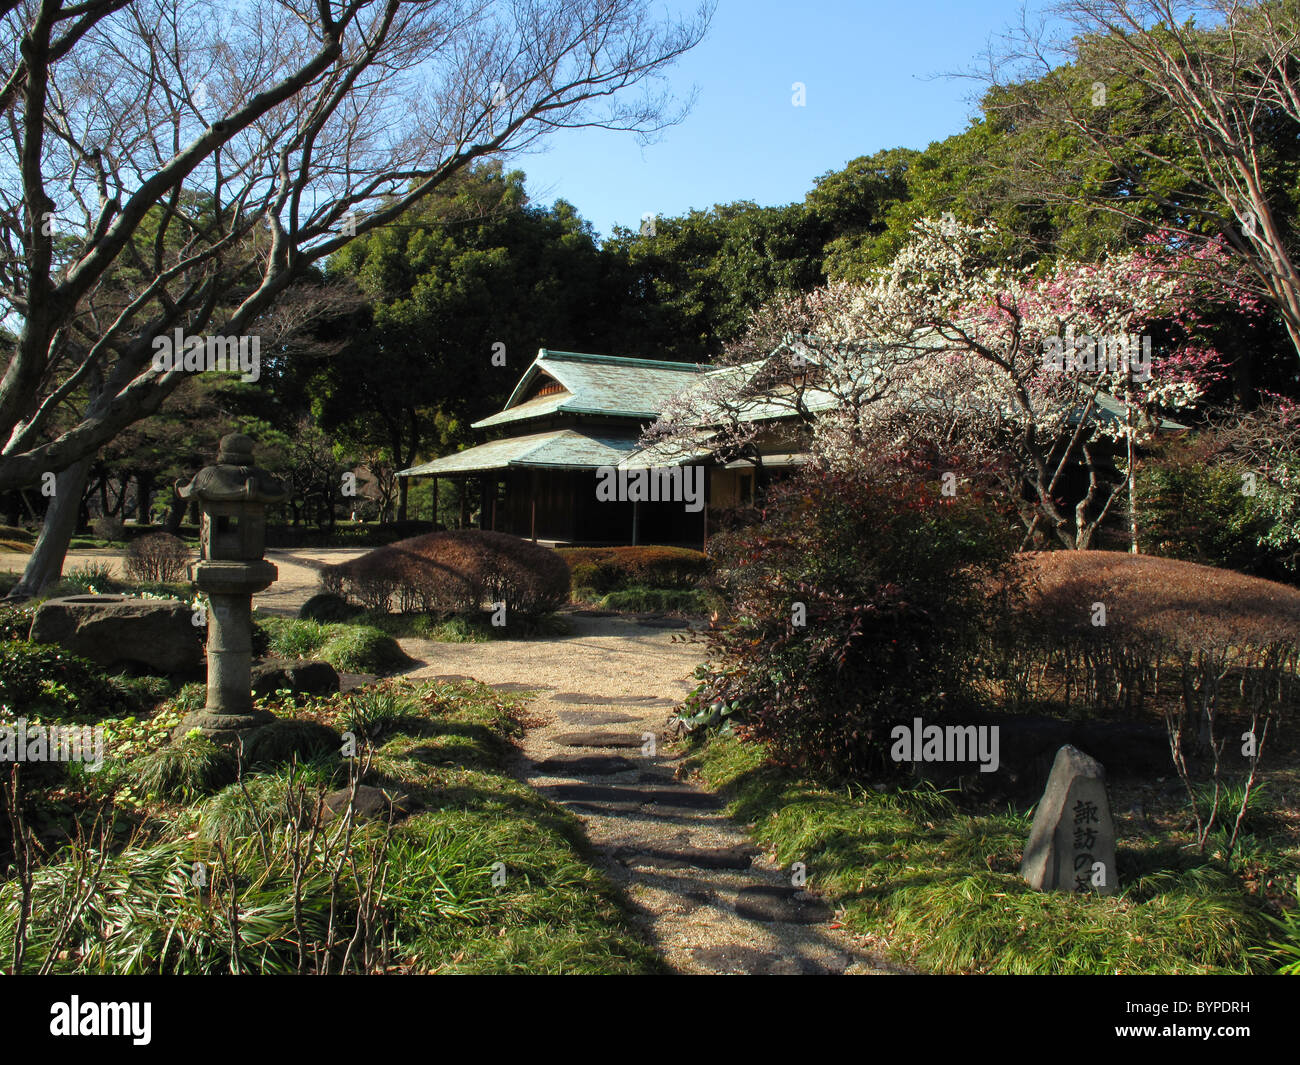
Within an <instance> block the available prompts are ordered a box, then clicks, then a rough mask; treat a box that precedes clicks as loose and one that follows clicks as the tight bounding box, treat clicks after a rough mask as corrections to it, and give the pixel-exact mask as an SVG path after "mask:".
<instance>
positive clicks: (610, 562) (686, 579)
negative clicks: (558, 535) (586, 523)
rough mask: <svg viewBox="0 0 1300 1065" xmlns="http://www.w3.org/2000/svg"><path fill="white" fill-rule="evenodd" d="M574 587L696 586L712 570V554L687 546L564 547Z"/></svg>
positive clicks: (561, 551)
mask: <svg viewBox="0 0 1300 1065" xmlns="http://www.w3.org/2000/svg"><path fill="white" fill-rule="evenodd" d="M556 554H558V555H559V556H560V557H561V558H563V559H564V561H565V562H567V563H568V565H569V573H570V579H571V581H572V584H573V587H574V588H584V589H585V588H590V589H594V590H595V591H597V592H600V593H602V594H603V593H605V592H615V591H621V590H623V589H625V588H632V587H653V588H683V589H692V588H696V587H698V586H699V584H700V582H701V581H702V580H704V578H705V577H706V576H707V575H708V573H709V557H708V556H707V555H706V554H704V552H702V551H692V550H691V549H690V548H686V547H561V548H557V549H556Z"/></svg>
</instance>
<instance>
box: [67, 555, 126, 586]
mask: <svg viewBox="0 0 1300 1065" xmlns="http://www.w3.org/2000/svg"><path fill="white" fill-rule="evenodd" d="M63 579H64V580H65V581H67V582H68V583H69V584H72V585H75V586H76V587H78V588H84V589H86V591H89V590H90V589H91V588H95V589H98V590H99V591H101V592H103V591H107V590H108V589H109V588H113V587H115V586H116V581H114V580H113V567H112V566H111V565H109V564H108V563H107V562H88V563H86V564H84V565H81V566H73V567H72V569H70V570H67V571H66V572H65V573H64V574H63Z"/></svg>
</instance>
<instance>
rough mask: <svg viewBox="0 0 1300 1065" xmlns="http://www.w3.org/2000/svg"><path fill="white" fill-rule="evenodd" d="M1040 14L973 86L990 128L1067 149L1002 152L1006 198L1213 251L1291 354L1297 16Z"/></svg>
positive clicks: (993, 55) (1202, 8)
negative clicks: (1286, 148) (1085, 212)
mask: <svg viewBox="0 0 1300 1065" xmlns="http://www.w3.org/2000/svg"><path fill="white" fill-rule="evenodd" d="M1047 12H1048V14H1049V16H1050V20H1044V21H1041V22H1038V23H1034V22H1032V21H1031V20H1030V19H1029V18H1028V17H1025V18H1022V20H1021V22H1020V24H1019V26H1017V27H1016V28H1015V29H1014V30H1012V31H1011V32H1010V33H1009V34H1007V35H1006V36H1005V37H1004V38H1003V39H1002V41H1001V43H1000V44H999V45H997V46H995V47H994V48H993V49H991V50H990V53H989V57H988V58H989V67H988V70H987V72H986V73H985V74H983V75H982V77H984V78H985V79H986V80H987V81H988V82H989V83H990V85H991V91H990V92H989V93H988V95H987V96H986V97H985V106H986V108H987V109H988V113H989V114H990V116H997V117H998V118H999V119H1000V120H1002V121H1005V122H1007V123H1010V124H1012V125H1013V128H1015V129H1017V130H1019V131H1026V130H1031V129H1033V128H1039V129H1042V130H1044V131H1056V132H1059V133H1061V134H1064V135H1066V136H1069V137H1072V138H1075V143H1077V144H1078V145H1080V146H1081V148H1082V150H1081V151H1080V152H1079V154H1077V155H1074V156H1073V157H1071V155H1070V153H1062V152H1050V153H1047V152H1041V151H1035V150H1030V149H1027V150H1026V151H1024V152H1022V153H1020V154H1019V155H1017V156H1016V158H1015V160H1014V164H1013V165H1014V167H1015V168H1016V170H1017V171H1018V174H1017V177H1018V179H1019V181H1020V183H1021V192H1022V193H1024V194H1026V195H1027V196H1028V197H1029V198H1032V199H1037V200H1040V201H1042V202H1048V203H1066V204H1075V205H1083V206H1086V207H1089V208H1095V209H1100V210H1104V211H1107V212H1111V213H1112V214H1114V215H1116V216H1119V217H1121V218H1122V219H1123V220H1124V223H1125V225H1126V226H1130V227H1132V228H1133V229H1134V230H1136V231H1138V232H1144V231H1145V232H1149V231H1150V230H1151V229H1152V228H1154V227H1158V228H1160V229H1162V230H1165V231H1168V232H1170V233H1171V234H1173V235H1175V236H1176V237H1178V238H1180V239H1181V240H1182V241H1185V242H1187V243H1188V244H1190V245H1197V244H1206V243H1209V242H1212V241H1215V240H1223V241H1225V242H1226V244H1227V245H1228V246H1229V247H1230V248H1231V249H1232V251H1233V253H1234V254H1235V256H1236V257H1237V260H1238V262H1239V264H1240V265H1241V266H1242V267H1243V269H1242V270H1241V271H1239V280H1240V281H1241V282H1242V287H1243V289H1244V290H1245V292H1247V293H1249V294H1250V295H1253V296H1255V297H1258V298H1260V299H1262V300H1264V301H1265V302H1266V303H1267V304H1269V305H1270V306H1271V307H1273V308H1274V309H1275V310H1276V311H1277V313H1278V315H1279V316H1280V317H1281V319H1282V321H1283V323H1284V324H1285V326H1286V329H1287V332H1288V334H1289V336H1290V338H1291V342H1292V344H1293V345H1294V346H1295V349H1296V352H1297V355H1298V356H1300V276H1298V275H1297V273H1296V266H1295V257H1296V243H1295V234H1294V233H1293V232H1292V231H1291V228H1290V226H1289V224H1288V223H1287V221H1286V219H1285V218H1284V216H1283V212H1284V211H1285V210H1286V209H1287V208H1286V204H1285V203H1284V202H1282V199H1283V197H1284V196H1286V195H1287V194H1288V190H1286V189H1284V188H1282V187H1280V185H1279V182H1278V180H1277V174H1276V167H1277V162H1278V160H1277V158H1276V154H1275V153H1276V149H1277V147H1278V145H1280V144H1285V143H1293V142H1294V140H1295V137H1296V135H1297V134H1300V83H1298V80H1297V79H1298V78H1300V63H1298V62H1297V47H1298V46H1300V5H1297V4H1296V3H1295V0H1264V2H1259V0H1253V2H1242V0H1061V2H1058V3H1054V4H1052V5H1050V6H1049V7H1048V9H1047ZM1029 143H1031V141H1026V144H1029ZM1281 184H1283V185H1284V184H1285V182H1282V183H1281ZM1153 204H1154V205H1155V206H1156V207H1157V208H1158V209H1159V211H1160V218H1159V219H1158V220H1157V221H1155V222H1154V223H1153V221H1152V219H1151V217H1150V216H1149V214H1148V213H1147V212H1148V211H1149V209H1150V207H1151V205H1153ZM1189 262H1194V260H1189Z"/></svg>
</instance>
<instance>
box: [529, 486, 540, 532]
mask: <svg viewBox="0 0 1300 1065" xmlns="http://www.w3.org/2000/svg"><path fill="white" fill-rule="evenodd" d="M540 477H541V474H539V473H538V472H537V471H536V470H534V471H533V472H532V474H531V475H530V476H529V478H528V489H529V491H528V499H529V502H530V503H531V504H532V514H531V517H530V519H529V524H530V532H531V535H532V538H533V543H537V482H538V480H539V479H540Z"/></svg>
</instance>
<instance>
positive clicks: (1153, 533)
mask: <svg viewBox="0 0 1300 1065" xmlns="http://www.w3.org/2000/svg"><path fill="white" fill-rule="evenodd" d="M1263 487H1264V488H1265V489H1266V488H1267V486H1263ZM1266 498H1267V496H1264V495H1257V496H1255V497H1251V496H1248V495H1245V494H1244V493H1243V492H1242V479H1241V475H1240V474H1238V473H1235V472H1234V471H1232V470H1230V469H1227V468H1225V467H1219V466H1213V465H1209V464H1208V463H1207V461H1206V456H1205V454H1204V448H1201V447H1197V446H1196V445H1195V444H1184V445H1181V446H1180V445H1172V446H1170V447H1169V448H1168V449H1167V450H1166V453H1165V454H1164V455H1163V456H1161V458H1160V459H1158V460H1156V461H1153V462H1149V463H1143V464H1141V465H1139V466H1138V475H1137V500H1138V518H1139V532H1140V535H1141V536H1142V540H1143V548H1144V550H1146V551H1147V552H1148V553H1150V554H1157V555H1163V556H1164V557H1166V558H1178V559H1183V560H1185V561H1188V562H1200V563H1203V564H1205V565H1210V566H1223V567H1226V568H1228V569H1235V570H1240V571H1241V572H1244V573H1254V574H1256V575H1258V576H1261V577H1269V578H1273V579H1276V578H1277V577H1278V576H1279V575H1280V573H1279V571H1280V570H1281V568H1282V567H1281V566H1279V565H1278V558H1277V557H1276V555H1275V556H1274V557H1271V558H1270V557H1269V555H1268V554H1267V553H1266V552H1261V550H1260V541H1261V539H1264V538H1266V537H1267V535H1268V533H1269V530H1270V528H1271V527H1272V525H1273V523H1272V522H1271V521H1270V519H1269V515H1268V514H1267V511H1266V506H1265V503H1264V501H1265V499H1266Z"/></svg>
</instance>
